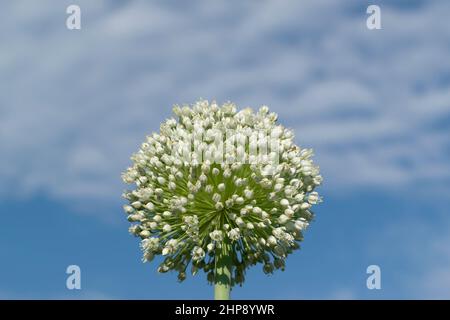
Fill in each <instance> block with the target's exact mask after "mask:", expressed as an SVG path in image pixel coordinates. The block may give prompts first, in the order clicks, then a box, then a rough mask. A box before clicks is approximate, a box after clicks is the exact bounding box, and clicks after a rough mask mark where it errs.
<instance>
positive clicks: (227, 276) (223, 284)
mask: <svg viewBox="0 0 450 320" xmlns="http://www.w3.org/2000/svg"><path fill="white" fill-rule="evenodd" d="M231 266H232V260H231V246H230V244H229V243H228V242H225V241H224V242H223V243H222V247H221V248H216V264H215V268H214V275H215V277H214V282H215V284H214V299H215V300H229V299H230V288H231Z"/></svg>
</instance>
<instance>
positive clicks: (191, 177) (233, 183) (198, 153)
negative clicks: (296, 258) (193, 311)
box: [123, 100, 322, 299]
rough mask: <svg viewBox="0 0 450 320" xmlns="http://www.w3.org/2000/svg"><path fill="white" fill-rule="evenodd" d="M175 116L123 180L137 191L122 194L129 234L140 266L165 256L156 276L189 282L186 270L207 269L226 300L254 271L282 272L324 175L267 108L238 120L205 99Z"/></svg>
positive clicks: (239, 116) (225, 107)
mask: <svg viewBox="0 0 450 320" xmlns="http://www.w3.org/2000/svg"><path fill="white" fill-rule="evenodd" d="M173 111H174V114H175V117H174V118H170V119H168V120H167V121H165V122H164V123H163V124H161V127H160V133H159V134H157V133H153V134H152V135H150V136H148V137H147V139H146V141H145V142H144V143H143V144H142V145H141V148H140V150H139V151H138V152H137V153H135V154H134V155H133V156H132V158H131V159H132V161H133V165H132V166H131V167H130V168H128V169H127V171H126V172H125V173H124V174H123V180H124V181H125V182H126V183H128V184H133V186H134V189H133V190H128V191H126V192H125V193H124V197H125V198H126V199H127V200H128V201H129V205H125V206H124V210H125V212H126V214H127V215H128V220H129V221H130V222H132V223H133V225H132V226H131V227H130V229H129V230H130V232H131V233H132V234H134V235H136V236H138V237H140V238H141V239H142V240H141V248H142V250H143V260H144V261H151V260H152V259H153V258H154V256H156V255H162V256H164V259H163V261H162V263H161V264H160V266H159V267H158V271H159V272H167V271H170V270H175V271H177V272H178V278H179V280H180V281H183V280H184V279H185V278H186V273H187V269H188V268H190V271H191V273H192V274H195V273H197V272H198V271H199V270H203V271H205V272H206V273H207V279H208V281H209V282H211V283H214V284H215V293H216V298H218V299H227V298H228V297H229V290H230V287H232V286H233V285H236V284H242V283H243V282H244V279H245V271H246V269H247V268H249V267H250V266H252V265H256V264H259V263H261V264H262V269H263V271H264V272H265V273H272V272H273V271H274V270H275V269H281V270H284V268H285V259H286V257H287V256H288V255H289V254H290V253H292V252H293V251H294V250H295V249H298V248H299V244H298V243H299V242H300V241H302V240H303V236H302V232H303V231H304V230H305V229H306V228H307V226H308V225H309V222H310V221H311V220H312V218H313V214H312V211H311V207H312V205H314V204H317V203H318V202H320V201H321V199H320V196H319V195H318V193H317V192H315V191H314V189H315V187H316V186H318V185H320V184H321V182H322V177H321V176H320V174H319V168H318V167H317V166H315V165H314V164H313V162H312V160H311V157H312V150H311V149H302V148H300V147H299V146H297V145H295V144H294V142H293V139H294V134H293V132H292V131H291V130H289V129H286V128H285V127H283V126H281V125H279V124H277V115H276V114H275V113H269V109H268V108H267V107H265V106H263V107H261V108H260V109H259V111H258V112H256V113H255V112H253V111H252V110H251V109H244V110H242V111H239V112H237V110H236V107H235V106H234V105H233V104H231V103H226V104H224V105H222V106H218V105H217V104H216V103H215V102H212V103H209V102H208V101H204V100H202V101H199V102H197V103H195V104H194V105H193V106H192V107H189V106H183V107H179V106H175V107H174V109H173Z"/></svg>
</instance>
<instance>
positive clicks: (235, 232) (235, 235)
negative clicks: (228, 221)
mask: <svg viewBox="0 0 450 320" xmlns="http://www.w3.org/2000/svg"><path fill="white" fill-rule="evenodd" d="M240 237H241V234H240V231H239V228H234V229H231V230H230V231H228V238H230V240H232V241H236V240H239V238H240Z"/></svg>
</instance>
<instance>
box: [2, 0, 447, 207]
mask: <svg viewBox="0 0 450 320" xmlns="http://www.w3.org/2000/svg"><path fill="white" fill-rule="evenodd" d="M79 5H80V6H81V8H82V17H83V19H84V20H83V22H82V30H81V31H79V32H77V31H68V30H67V29H66V28H65V24H64V19H65V3H61V4H58V5H55V4H54V3H53V2H51V1H42V2H40V3H39V5H37V4H30V3H29V2H25V1H15V2H13V3H10V4H8V5H7V6H6V7H5V9H4V10H2V12H1V13H0V19H1V21H2V23H3V25H4V27H3V28H2V29H1V30H0V35H1V37H2V39H5V41H3V42H2V46H3V48H2V50H0V55H1V59H0V83H2V88H3V89H2V96H1V97H0V148H1V152H2V157H0V194H3V195H4V196H5V195H17V194H34V193H36V192H45V193H46V194H49V195H51V196H55V197H68V198H74V197H75V198H80V197H81V198H83V197H94V198H95V197H98V198H99V199H113V198H117V195H118V193H119V192H120V190H121V188H122V185H121V183H120V181H119V176H120V172H121V171H122V170H123V169H124V168H125V167H126V165H127V163H128V160H127V159H128V156H129V155H130V154H131V152H132V151H134V150H135V149H136V148H137V146H138V145H139V143H140V141H142V140H143V138H144V135H145V134H147V133H149V132H151V131H154V130H157V129H158V123H159V122H160V121H162V120H163V119H164V118H166V117H168V116H169V114H170V109H171V104H172V103H182V102H193V101H194V100H195V99H197V98H199V97H204V98H217V99H218V100H220V101H224V100H232V101H235V102H237V103H239V104H240V105H242V106H247V105H251V106H254V107H257V106H258V105H260V104H269V106H271V107H272V108H273V109H274V110H275V111H278V112H279V113H280V118H281V120H282V121H284V122H286V123H287V124H288V125H289V126H291V127H294V128H295V130H296V133H297V135H298V141H299V142H300V143H301V144H302V145H304V146H308V147H314V148H315V149H316V153H317V160H318V162H319V163H320V164H321V167H322V169H323V171H324V174H325V178H326V181H327V184H328V185H330V186H336V185H339V186H340V189H341V190H342V189H343V188H345V189H355V188H359V187H360V186H382V187H392V186H394V187H398V186H406V187H410V186H412V185H416V184H417V183H418V182H419V181H426V185H427V188H428V189H433V186H434V185H436V186H441V185H442V184H443V181H446V179H447V180H448V178H449V175H450V168H449V165H448V163H449V161H448V160H449V159H448V158H449V155H448V153H446V151H445V150H447V149H448V145H449V143H450V138H449V135H448V129H445V128H443V129H439V128H434V127H433V124H434V123H435V122H437V121H440V119H442V118H445V117H446V116H448V114H449V110H450V108H449V104H450V100H449V95H448V91H449V90H448V89H449V86H450V80H449V77H450V75H449V73H448V72H447V71H446V70H449V68H450V62H449V60H448V59H447V57H448V56H449V55H450V49H449V47H448V46H446V45H445V44H446V43H448V41H449V39H450V31H449V29H448V28H446V24H445V21H446V17H447V16H448V13H449V12H450V7H449V4H447V3H445V2H437V1H436V2H434V1H430V2H427V3H425V4H423V6H421V8H420V9H409V10H402V9H400V8H398V7H393V6H388V5H386V6H382V19H383V20H382V23H383V30H380V31H369V30H367V29H366V27H365V18H366V14H365V10H364V9H365V8H363V7H361V5H360V4H359V2H358V1H350V2H346V4H345V5H343V4H342V2H340V1H334V2H331V1H302V2H299V1H263V2H258V3H257V4H256V3H254V4H253V3H251V4H249V3H247V4H236V7H235V6H229V5H225V2H220V1H218V2H215V3H214V4H211V3H210V2H208V3H206V2H203V1H197V2H194V3H193V4H192V5H190V6H182V7H176V6H174V5H171V4H162V3H161V4H155V3H150V2H147V1H135V2H129V3H126V4H122V5H120V6H117V7H116V6H112V5H111V4H109V3H108V2H106V1H98V2H95V3H92V2H91V1H80V2H79ZM446 72H447V73H446ZM349 173H351V174H349Z"/></svg>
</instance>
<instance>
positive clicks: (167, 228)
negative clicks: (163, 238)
mask: <svg viewBox="0 0 450 320" xmlns="http://www.w3.org/2000/svg"><path fill="white" fill-rule="evenodd" d="M162 230H163V231H164V232H170V231H172V227H171V226H170V224H165V225H164V226H163V229H162Z"/></svg>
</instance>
